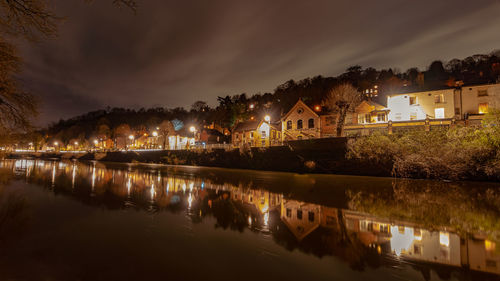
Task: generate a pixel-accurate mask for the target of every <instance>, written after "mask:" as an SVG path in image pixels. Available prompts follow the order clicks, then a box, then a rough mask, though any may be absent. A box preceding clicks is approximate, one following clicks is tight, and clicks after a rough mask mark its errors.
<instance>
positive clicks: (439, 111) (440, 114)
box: [434, 107, 444, 119]
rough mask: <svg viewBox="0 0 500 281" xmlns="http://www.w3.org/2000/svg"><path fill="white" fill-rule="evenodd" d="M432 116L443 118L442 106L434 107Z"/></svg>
mask: <svg viewBox="0 0 500 281" xmlns="http://www.w3.org/2000/svg"><path fill="white" fill-rule="evenodd" d="M434 118H436V119H442V118H444V108H443V107H440V108H436V109H434Z"/></svg>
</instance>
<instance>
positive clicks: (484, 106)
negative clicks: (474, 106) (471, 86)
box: [478, 102, 488, 114]
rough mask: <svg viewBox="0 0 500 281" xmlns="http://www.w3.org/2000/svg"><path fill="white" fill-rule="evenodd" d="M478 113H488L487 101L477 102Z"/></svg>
mask: <svg viewBox="0 0 500 281" xmlns="http://www.w3.org/2000/svg"><path fill="white" fill-rule="evenodd" d="M478 111H479V114H484V113H488V103H487V102H483V103H480V104H479V110H478Z"/></svg>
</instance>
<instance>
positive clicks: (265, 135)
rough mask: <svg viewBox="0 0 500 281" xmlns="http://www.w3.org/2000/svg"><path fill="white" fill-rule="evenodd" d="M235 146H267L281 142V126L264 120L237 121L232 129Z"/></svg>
mask: <svg viewBox="0 0 500 281" xmlns="http://www.w3.org/2000/svg"><path fill="white" fill-rule="evenodd" d="M232 144H233V146H235V147H243V146H249V147H267V146H273V145H280V144H281V128H280V126H279V125H277V124H273V123H271V122H269V121H265V120H260V121H258V120H249V121H244V122H239V123H237V124H236V125H235V126H234V127H233V129H232Z"/></svg>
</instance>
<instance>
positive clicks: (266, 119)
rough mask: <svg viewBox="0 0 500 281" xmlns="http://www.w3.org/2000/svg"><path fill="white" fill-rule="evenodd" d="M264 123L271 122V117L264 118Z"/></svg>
mask: <svg viewBox="0 0 500 281" xmlns="http://www.w3.org/2000/svg"><path fill="white" fill-rule="evenodd" d="M264 121H266V122H267V123H269V122H271V116H269V115H266V116H264Z"/></svg>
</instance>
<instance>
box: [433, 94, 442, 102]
mask: <svg viewBox="0 0 500 281" xmlns="http://www.w3.org/2000/svg"><path fill="white" fill-rule="evenodd" d="M434 102H435V103H443V102H444V94H439V95H434Z"/></svg>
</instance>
